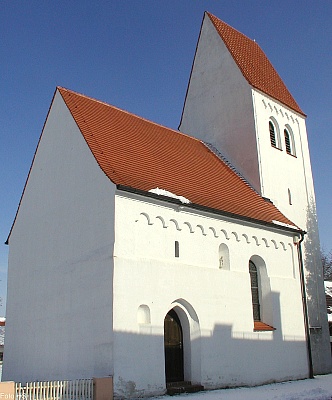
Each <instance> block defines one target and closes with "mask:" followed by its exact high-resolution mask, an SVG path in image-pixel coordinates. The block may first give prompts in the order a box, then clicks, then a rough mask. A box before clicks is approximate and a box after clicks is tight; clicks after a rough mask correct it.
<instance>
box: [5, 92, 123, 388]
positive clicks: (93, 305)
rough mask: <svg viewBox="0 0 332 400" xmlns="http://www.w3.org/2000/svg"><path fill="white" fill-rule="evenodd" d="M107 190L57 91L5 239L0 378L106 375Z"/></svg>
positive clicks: (110, 206)
mask: <svg viewBox="0 0 332 400" xmlns="http://www.w3.org/2000/svg"><path fill="white" fill-rule="evenodd" d="M114 190H115V189H114V185H113V184H112V183H111V182H110V181H109V179H108V178H107V177H106V176H105V175H104V174H103V172H102V171H101V169H100V168H99V166H98V165H97V163H96V161H95V159H94V157H93V156H92V154H91V152H90V150H89V148H88V146H87V144H86V142H85V141H84V138H83V136H82V135H81V133H80V132H79V130H78V128H77V126H76V124H75V122H74V120H73V118H72V117H71V115H70V113H69V111H68V109H67V107H66V105H65V103H64V101H63V99H62V97H61V95H60V94H59V93H57V94H56V95H55V98H54V102H53V105H52V107H51V110H50V113H49V115H48V119H47V122H46V125H45V128H44V131H43V135H42V137H41V140H40V143H39V147H38V150H37V153H36V157H35V160H34V163H33V166H32V170H31V173H30V176H29V180H28V183H27V186H26V188H25V192H24V196H23V199H22V202H21V205H20V208H19V212H18V216H17V219H16V222H15V225H14V228H13V231H12V233H11V236H10V240H9V245H10V252H9V270H8V300H7V322H6V341H5V360H4V369H3V379H4V380H15V381H21V382H25V381H31V380H49V379H51V380H55V379H76V378H91V377H92V376H106V375H111V374H112V373H113V364H112V351H113V343H112V341H113V336H112V306H113V305H112V256H113V243H114V229H113V220H114Z"/></svg>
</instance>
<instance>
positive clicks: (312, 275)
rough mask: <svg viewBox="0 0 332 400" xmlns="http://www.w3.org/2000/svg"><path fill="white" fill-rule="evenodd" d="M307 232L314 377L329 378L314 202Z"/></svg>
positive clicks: (305, 258)
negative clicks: (327, 376)
mask: <svg viewBox="0 0 332 400" xmlns="http://www.w3.org/2000/svg"><path fill="white" fill-rule="evenodd" d="M307 232H308V233H307V234H306V235H305V238H304V242H303V245H302V246H303V247H302V248H303V262H304V270H305V281H306V282H305V284H306V294H307V305H308V317H309V327H310V328H309V329H310V340H311V348H312V358H313V369H314V374H325V373H329V372H331V357H330V350H329V348H330V337H329V330H328V322H327V311H326V298H325V289H324V278H323V267H322V261H321V249H320V247H319V243H320V242H319V233H318V221H317V212H316V206H315V203H314V201H311V202H310V204H309V206H308V208H307Z"/></svg>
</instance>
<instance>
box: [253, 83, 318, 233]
mask: <svg viewBox="0 0 332 400" xmlns="http://www.w3.org/2000/svg"><path fill="white" fill-rule="evenodd" d="M253 103H254V110H255V123H256V132H257V133H256V134H257V143H258V148H259V150H258V158H259V165H260V175H261V179H260V180H261V185H262V189H261V191H262V195H263V196H265V197H268V198H269V199H271V200H272V201H273V203H274V204H275V205H276V206H277V207H278V208H279V210H280V211H281V212H282V213H284V214H285V215H287V217H288V218H290V219H291V220H292V221H293V222H294V223H295V224H297V225H298V226H299V227H300V228H302V229H303V230H306V229H307V226H306V225H307V224H306V219H307V205H308V203H309V202H310V199H311V198H313V201H315V200H314V189H313V181H312V172H311V164H310V156H309V148H308V142H307V132H306V126H305V119H304V117H302V116H300V115H299V114H297V113H295V112H293V111H292V110H290V109H289V108H287V107H285V106H283V105H282V104H280V103H278V102H276V101H275V100H273V99H271V98H270V97H268V96H266V95H265V94H263V93H260V92H258V91H257V90H253ZM271 118H272V119H273V120H274V121H275V122H276V123H277V124H278V127H279V131H280V139H281V148H280V149H277V148H275V147H273V146H271V142H270V132H269V120H270V119H271ZM287 126H288V127H290V128H291V130H292V132H293V136H294V142H295V151H296V155H295V156H293V155H289V154H287V152H286V146H285V139H284V129H285V128H286V127H287ZM288 189H290V192H291V195H292V196H291V197H292V204H291V205H290V204H289V197H288Z"/></svg>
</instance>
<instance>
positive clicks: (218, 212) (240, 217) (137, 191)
mask: <svg viewBox="0 0 332 400" xmlns="http://www.w3.org/2000/svg"><path fill="white" fill-rule="evenodd" d="M116 187H117V189H118V190H120V191H123V192H128V193H134V194H138V195H141V196H144V197H149V198H153V199H157V200H162V201H166V202H168V203H172V204H177V205H179V206H181V207H183V208H186V209H190V208H191V209H193V210H198V211H204V212H209V213H211V214H216V215H220V216H223V217H227V218H231V219H237V220H240V221H246V222H249V223H252V224H257V225H261V226H265V227H268V228H273V229H276V230H281V231H286V232H289V233H296V234H305V233H306V232H305V231H303V230H302V229H300V228H295V227H294V228H292V227H288V226H284V225H277V224H274V223H273V222H267V221H262V220H259V219H255V218H251V217H246V216H243V215H238V214H234V213H230V212H227V211H222V210H218V209H216V208H211V207H207V206H203V205H201V204H195V203H188V204H187V203H182V202H181V201H180V200H178V199H176V198H172V197H168V196H163V195H159V194H155V193H152V192H147V191H145V190H141V189H136V188H133V187H130V186H124V185H117V186H116Z"/></svg>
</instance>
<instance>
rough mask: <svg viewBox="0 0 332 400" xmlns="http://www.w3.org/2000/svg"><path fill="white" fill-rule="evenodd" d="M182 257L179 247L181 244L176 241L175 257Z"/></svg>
mask: <svg viewBox="0 0 332 400" xmlns="http://www.w3.org/2000/svg"><path fill="white" fill-rule="evenodd" d="M179 255H180V247H179V242H178V241H177V240H176V241H175V257H179Z"/></svg>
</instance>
